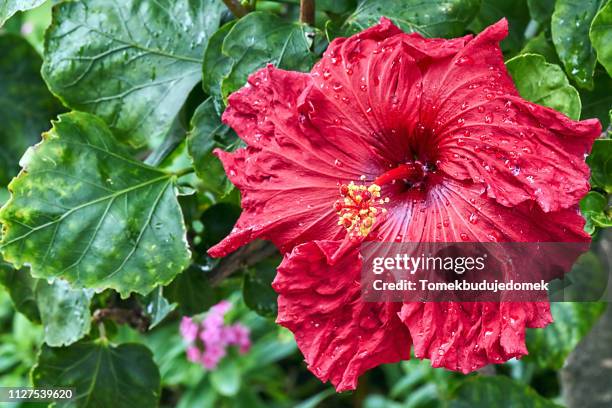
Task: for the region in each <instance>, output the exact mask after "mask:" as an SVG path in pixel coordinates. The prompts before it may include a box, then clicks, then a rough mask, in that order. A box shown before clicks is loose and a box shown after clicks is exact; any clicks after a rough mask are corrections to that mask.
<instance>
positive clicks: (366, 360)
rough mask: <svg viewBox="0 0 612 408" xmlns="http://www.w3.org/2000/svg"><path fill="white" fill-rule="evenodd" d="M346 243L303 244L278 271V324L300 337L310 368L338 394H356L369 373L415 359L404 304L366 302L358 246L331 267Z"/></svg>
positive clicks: (298, 342) (275, 284)
mask: <svg viewBox="0 0 612 408" xmlns="http://www.w3.org/2000/svg"><path fill="white" fill-rule="evenodd" d="M339 246H340V242H338V241H335V242H332V241H316V242H309V243H306V244H303V245H299V246H297V247H295V248H294V250H293V252H291V254H288V255H286V256H285V259H284V260H283V262H282V263H281V265H280V267H279V268H278V274H277V276H276V279H275V280H274V282H273V283H272V286H273V287H274V289H275V290H276V291H277V292H278V294H279V298H278V318H277V323H279V324H281V325H283V326H285V327H287V328H288V329H289V330H291V331H292V332H293V333H294V334H295V340H296V342H297V344H298V347H299V348H300V350H301V351H302V353H303V354H304V358H305V360H306V363H307V364H308V368H309V369H310V370H311V371H312V372H313V373H314V374H315V375H316V376H317V377H318V378H319V379H321V381H323V382H325V381H331V382H332V384H333V385H334V386H335V387H336V389H337V390H338V391H345V390H349V389H354V388H355V387H356V386H357V379H358V377H359V376H360V375H361V374H362V373H363V372H365V371H366V370H368V369H370V368H373V367H375V366H377V365H380V364H384V363H392V362H397V361H400V360H406V359H408V358H409V357H410V344H411V341H410V336H409V335H408V331H407V329H406V327H405V326H404V325H403V324H402V322H401V321H400V320H399V318H398V315H397V314H398V312H399V310H400V307H401V304H400V303H368V302H363V301H362V300H361V299H360V297H361V289H360V273H361V261H360V259H359V254H358V251H357V249H358V247H357V246H354V247H353V249H352V251H350V252H348V253H347V254H346V256H344V257H343V258H342V259H340V260H339V261H337V262H336V263H334V264H333V266H332V265H330V258H331V257H332V256H333V254H334V253H335V252H336V251H337V250H338V248H339Z"/></svg>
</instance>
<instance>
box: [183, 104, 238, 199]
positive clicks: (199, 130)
mask: <svg viewBox="0 0 612 408" xmlns="http://www.w3.org/2000/svg"><path fill="white" fill-rule="evenodd" d="M187 143H188V146H189V155H190V156H191V158H192V159H193V165H194V167H195V170H196V174H197V175H198V177H199V178H200V179H201V182H202V185H203V186H204V188H206V189H207V190H211V191H212V192H214V193H216V194H217V195H223V194H225V193H227V191H228V190H229V189H230V188H231V187H232V185H231V183H230V182H229V181H228V179H227V177H226V176H225V171H224V170H223V166H222V165H221V161H220V160H219V159H218V158H217V157H216V156H215V155H214V154H213V152H212V151H213V149H215V148H221V149H223V150H233V149H234V148H235V147H236V146H237V145H238V139H237V137H236V134H235V133H234V132H233V131H232V129H230V128H229V127H228V126H226V125H224V124H223V123H221V118H220V117H219V115H218V114H217V112H216V110H215V106H214V102H213V99H212V98H208V99H206V100H205V101H204V102H203V103H202V104H201V105H200V106H199V107H198V109H197V110H196V111H195V113H194V114H193V118H192V119H191V130H190V131H189V136H188V139H187Z"/></svg>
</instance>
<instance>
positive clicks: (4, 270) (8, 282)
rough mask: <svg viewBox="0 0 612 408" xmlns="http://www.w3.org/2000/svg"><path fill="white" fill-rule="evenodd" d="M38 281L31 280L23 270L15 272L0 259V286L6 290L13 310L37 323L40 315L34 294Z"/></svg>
mask: <svg viewBox="0 0 612 408" xmlns="http://www.w3.org/2000/svg"><path fill="white" fill-rule="evenodd" d="M37 282H38V279H33V278H32V277H31V276H30V274H29V272H28V271H27V270H25V269H22V270H16V269H15V268H13V266H12V265H10V264H8V263H6V262H4V261H2V260H1V259H0V284H2V286H4V287H5V288H6V290H7V291H8V293H9V296H10V297H11V300H12V301H13V305H14V306H15V309H16V310H17V311H18V312H20V313H23V314H24V315H25V316H26V317H27V318H28V319H29V320H31V321H33V322H36V323H39V322H40V313H39V311H38V305H37V303H36V295H35V293H34V290H35V285H36V283H37Z"/></svg>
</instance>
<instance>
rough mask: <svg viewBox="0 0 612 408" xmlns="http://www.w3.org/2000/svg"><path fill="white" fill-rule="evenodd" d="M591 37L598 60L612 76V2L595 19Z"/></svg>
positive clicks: (590, 32)
mask: <svg viewBox="0 0 612 408" xmlns="http://www.w3.org/2000/svg"><path fill="white" fill-rule="evenodd" d="M589 37H590V38H591V43H592V44H593V48H595V51H597V59H598V60H599V62H601V65H603V66H604V68H605V69H606V71H608V75H610V76H612V47H611V46H610V44H612V2H610V1H608V3H607V4H606V5H605V6H604V7H603V8H602V9H601V10H599V12H598V13H597V15H596V16H595V18H594V19H593V23H592V24H591V29H590V31H589Z"/></svg>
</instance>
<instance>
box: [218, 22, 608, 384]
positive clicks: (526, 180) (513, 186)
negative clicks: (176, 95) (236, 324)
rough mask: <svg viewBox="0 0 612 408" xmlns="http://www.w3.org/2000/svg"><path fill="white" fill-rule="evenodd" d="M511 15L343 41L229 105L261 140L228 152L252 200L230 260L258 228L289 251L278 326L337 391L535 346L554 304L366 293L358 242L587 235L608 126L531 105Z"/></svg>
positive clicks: (227, 160)
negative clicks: (476, 27) (471, 29)
mask: <svg viewBox="0 0 612 408" xmlns="http://www.w3.org/2000/svg"><path fill="white" fill-rule="evenodd" d="M506 35H507V23H506V21H505V20H502V21H500V22H498V23H496V24H494V25H492V26H490V27H488V28H487V29H486V30H484V31H483V32H482V33H481V34H479V35H478V36H476V37H474V38H472V36H466V37H462V38H456V39H451V40H445V39H426V38H423V37H421V36H420V35H418V34H406V33H404V32H402V31H401V30H400V29H399V28H397V27H396V26H394V25H393V24H392V23H391V22H390V21H389V20H387V19H384V18H383V19H382V20H381V22H380V24H378V25H376V26H374V27H372V28H370V29H367V30H365V31H363V32H361V33H359V34H356V35H354V36H353V37H350V38H341V39H336V40H334V41H333V42H332V43H331V44H330V46H329V48H328V50H327V51H326V53H325V54H324V56H323V58H322V60H321V61H320V62H319V63H317V64H316V65H315V67H314V68H313V69H312V72H310V73H299V72H288V71H283V70H279V69H276V68H274V67H272V66H268V67H266V68H263V69H261V70H259V71H258V72H256V73H255V74H253V75H252V76H251V77H250V78H249V81H248V84H247V85H246V86H245V87H244V88H242V89H241V90H239V91H238V92H236V93H234V94H233V95H231V96H230V98H229V104H228V107H227V110H226V112H225V114H224V115H223V120H224V122H225V123H227V124H229V125H230V126H232V127H233V128H234V129H235V130H236V132H237V133H238V135H239V136H240V137H241V138H242V139H243V140H244V141H245V142H246V145H247V147H246V148H244V149H241V150H238V151H236V152H235V153H226V152H223V151H217V152H216V153H217V155H218V156H219V158H220V159H221V160H222V161H223V164H224V166H225V170H226V172H227V174H228V176H229V178H230V180H231V181H232V182H233V183H234V184H235V185H236V186H237V187H238V188H239V189H240V191H241V192H242V207H243V210H244V211H243V213H242V215H241V217H240V219H239V220H238V222H237V223H236V226H235V228H234V230H233V231H232V233H231V234H230V235H229V236H228V237H226V238H225V239H224V240H223V241H222V242H221V243H219V244H218V245H216V246H215V247H213V248H211V249H210V251H209V253H210V254H211V255H212V256H224V255H226V254H227V253H229V252H231V251H234V250H235V249H237V248H238V247H240V246H241V245H244V244H246V243H248V242H250V241H251V240H254V239H257V238H263V239H269V240H271V241H273V242H274V243H275V244H276V245H277V246H278V247H279V249H280V250H281V252H282V253H283V254H284V260H283V262H282V264H281V265H280V267H279V269H278V275H277V277H276V279H275V281H274V283H273V286H274V288H275V290H276V291H277V292H278V293H279V300H278V303H279V314H278V322H279V323H280V324H282V325H283V326H286V327H288V328H289V329H290V330H292V331H293V333H294V334H295V338H296V341H297V343H298V346H299V347H300V350H301V351H302V353H303V354H304V356H305V360H306V362H307V364H308V367H309V368H310V370H311V371H313V373H314V374H315V375H316V376H317V377H319V378H320V379H321V380H322V381H327V380H330V381H331V382H332V383H333V384H334V385H335V386H336V389H337V390H338V391H343V390H347V389H352V388H355V387H356V383H357V378H358V376H359V375H360V374H362V373H363V372H364V371H365V370H368V369H370V368H372V367H374V366H376V365H379V364H382V363H390V362H395V361H398V360H401V359H408V358H409V356H410V349H411V346H412V345H414V354H415V355H416V356H417V357H418V358H429V359H431V362H432V365H433V366H434V367H446V368H448V369H451V370H458V371H461V372H464V373H467V372H470V371H473V370H475V369H478V368H479V367H482V366H484V365H486V364H489V363H500V362H503V361H506V360H508V359H510V358H512V357H519V356H521V355H524V354H526V353H527V350H526V347H525V342H524V336H525V328H527V327H543V326H545V325H546V324H548V323H550V322H551V321H552V318H551V316H550V312H549V307H548V304H547V303H403V304H402V303H366V302H363V301H362V300H361V298H360V285H359V279H360V268H361V261H360V258H359V254H358V243H359V241H360V240H363V239H367V240H375V241H387V242H398V241H399V242H459V241H474V242H487V241H500V242H506V241H507V242H586V241H588V240H589V236H588V235H587V234H585V233H584V232H583V225H584V221H583V219H582V217H581V216H580V214H579V213H578V209H577V203H578V201H579V200H580V198H581V197H582V196H583V195H584V194H586V192H587V191H588V189H589V185H588V177H589V171H588V167H587V166H586V164H585V162H584V157H585V154H587V153H588V152H589V151H590V148H591V145H592V143H593V140H594V139H595V138H596V137H597V136H598V135H599V134H600V132H601V126H600V124H599V122H598V121H597V120H584V121H580V122H576V121H572V120H570V119H569V118H567V117H566V116H564V115H562V114H560V113H558V112H555V111H553V110H551V109H548V108H545V107H542V106H539V105H536V104H533V103H530V102H527V101H525V100H523V99H521V97H520V96H519V95H518V92H517V90H516V88H515V86H514V83H513V82H512V78H510V76H509V75H508V73H507V71H506V69H505V66H504V61H503V56H502V53H501V51H500V48H499V41H501V40H502V39H503V38H504V37H505V36H506Z"/></svg>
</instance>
